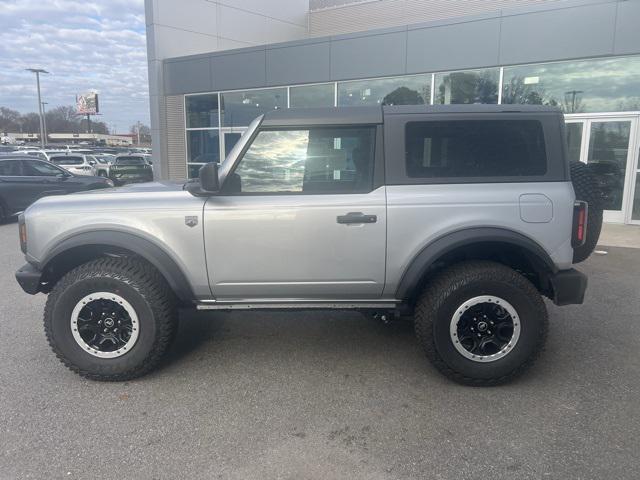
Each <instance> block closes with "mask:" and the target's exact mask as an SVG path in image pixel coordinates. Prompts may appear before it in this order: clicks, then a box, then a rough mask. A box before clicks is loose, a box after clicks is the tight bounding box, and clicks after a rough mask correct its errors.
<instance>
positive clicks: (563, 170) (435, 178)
mask: <svg viewBox="0 0 640 480" xmlns="http://www.w3.org/2000/svg"><path fill="white" fill-rule="evenodd" d="M570 175H571V174H570V167H569V163H568V160H567V153H566V147H565V142H564V119H563V116H562V113H561V112H560V111H559V110H556V109H552V108H547V107H533V106H517V105H516V106H514V105H509V106H447V107H426V106H385V107H362V108H330V109H329V108H328V109H300V110H294V109H292V110H278V111H273V112H270V113H267V114H265V115H264V116H261V117H259V118H257V119H255V120H254V121H253V122H252V123H251V125H250V126H249V128H248V130H247V131H246V133H245V134H244V135H243V136H242V138H241V139H240V140H239V141H238V143H237V144H236V145H235V147H234V148H233V150H232V151H231V152H230V154H229V156H228V157H227V158H226V160H225V161H224V163H222V164H221V165H220V166H218V165H217V164H213V163H211V164H207V165H206V166H204V167H202V169H201V170H200V178H199V179H196V180H192V181H189V182H187V183H186V184H184V185H178V184H171V183H160V182H157V183H147V184H140V185H136V186H126V187H123V188H121V189H115V190H111V191H98V192H89V193H84V194H76V195H71V196H65V197H51V198H45V199H42V200H39V201H38V202H36V203H35V204H34V205H32V206H31V207H30V208H28V209H27V210H26V212H24V214H23V215H22V216H21V217H20V221H19V227H20V228H19V230H20V241H21V245H22V249H23V251H24V252H25V254H26V259H27V261H28V263H27V264H26V265H25V266H24V267H22V268H21V269H20V270H19V271H18V272H17V273H16V277H17V279H18V281H19V283H20V285H21V286H22V287H23V289H24V290H25V291H26V292H28V293H31V294H35V293H37V292H44V293H48V294H49V297H48V300H47V303H46V307H45V312H44V324H45V331H46V335H47V339H48V340H49V343H50V344H51V346H52V348H53V350H54V352H55V353H56V355H57V356H58V358H59V359H60V360H62V362H64V364H65V365H67V366H68V367H69V368H71V369H72V370H73V371H75V372H77V373H79V374H80V375H83V376H85V377H89V378H92V379H96V380H125V379H130V378H133V377H136V376H139V375H142V374H144V373H146V372H148V371H149V370H151V369H152V368H153V367H154V366H156V365H157V364H158V362H159V361H160V359H161V357H162V355H163V354H164V353H165V351H166V350H167V348H168V347H169V345H170V343H171V340H172V339H173V337H174V336H175V332H176V327H177V324H176V323H177V308H178V307H179V306H182V307H193V308H197V309H202V310H207V309H211V310H225V309H309V308H320V309H336V308H337V309H354V310H359V311H364V312H368V313H374V314H377V315H379V316H382V315H385V316H387V318H391V316H400V315H413V317H414V321H415V329H416V332H417V336H418V339H419V341H420V342H421V344H422V346H423V347H424V350H425V352H426V354H427V356H428V357H429V358H430V359H431V361H432V362H433V363H434V365H435V366H436V367H437V368H438V369H439V370H440V371H441V372H443V373H444V374H445V375H447V376H449V377H451V378H453V379H454V380H456V381H459V382H462V383H468V384H473V385H490V384H497V383H502V382H505V381H508V380H510V379H511V378H513V377H515V376H517V375H518V374H520V373H521V372H522V371H523V370H525V369H526V368H527V367H528V366H530V365H531V364H532V362H533V361H534V360H535V358H536V357H537V356H538V354H539V353H540V351H541V349H542V347H543V343H544V341H545V336H546V334H547V310H546V308H545V302H544V301H543V297H548V298H549V299H551V301H553V302H554V303H555V304H557V305H565V304H576V303H582V301H583V297H584V293H585V289H586V283H587V282H586V277H585V276H584V275H583V274H581V273H580V272H578V271H577V270H575V269H573V268H572V264H573V263H574V259H575V258H576V257H585V256H588V253H590V252H587V254H586V255H584V252H582V251H581V250H580V249H583V248H584V242H585V237H586V235H587V232H586V227H587V225H586V219H587V217H588V211H587V204H586V203H585V202H576V195H575V193H574V186H573V184H572V182H571V179H570ZM576 190H577V189H576ZM580 259H581V258H580Z"/></svg>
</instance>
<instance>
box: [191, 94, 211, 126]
mask: <svg viewBox="0 0 640 480" xmlns="http://www.w3.org/2000/svg"><path fill="white" fill-rule="evenodd" d="M185 108H186V116H187V128H209V127H217V126H218V94H217V93H213V94H207V95H189V96H187V97H185Z"/></svg>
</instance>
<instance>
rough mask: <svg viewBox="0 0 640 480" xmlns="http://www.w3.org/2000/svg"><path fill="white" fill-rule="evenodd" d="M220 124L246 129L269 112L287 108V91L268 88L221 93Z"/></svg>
mask: <svg viewBox="0 0 640 480" xmlns="http://www.w3.org/2000/svg"><path fill="white" fill-rule="evenodd" d="M220 97H221V100H220V102H221V104H222V105H221V107H222V124H223V125H224V126H225V127H246V126H247V125H249V124H250V123H251V121H252V120H253V119H254V118H256V117H258V116H260V115H262V114H263V113H265V112H268V111H269V110H277V109H279V108H287V89H286V88H269V89H265V90H247V91H243V92H228V93H222V94H221V95H220Z"/></svg>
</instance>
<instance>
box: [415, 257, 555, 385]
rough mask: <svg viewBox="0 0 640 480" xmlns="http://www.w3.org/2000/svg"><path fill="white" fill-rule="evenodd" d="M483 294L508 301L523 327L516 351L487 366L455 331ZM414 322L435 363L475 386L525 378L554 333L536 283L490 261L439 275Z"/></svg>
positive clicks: (458, 266) (418, 307) (422, 298)
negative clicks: (460, 313)
mask: <svg viewBox="0 0 640 480" xmlns="http://www.w3.org/2000/svg"><path fill="white" fill-rule="evenodd" d="M479 295H495V296H496V297H500V298H503V299H504V300H506V301H508V302H509V303H510V304H511V305H513V307H514V308H515V309H516V311H517V312H518V316H519V318H520V324H521V331H520V338H519V339H518V341H517V342H516V344H515V346H514V347H513V349H512V350H511V351H509V352H508V353H507V354H506V355H505V356H504V357H502V358H499V359H498V360H494V361H491V362H487V363H478V362H476V361H473V360H470V359H468V358H466V357H464V356H463V355H462V354H461V353H460V352H458V350H456V348H455V347H454V344H453V340H452V339H451V336H450V332H449V329H450V324H451V319H452V316H453V315H454V314H455V312H456V310H457V309H458V308H459V306H460V305H462V304H463V303H464V302H465V301H467V300H469V299H471V298H473V297H476V296H479ZM414 322H415V330H416V334H417V337H418V340H419V342H420V343H421V345H422V347H423V349H424V351H425V353H426V355H427V357H428V358H429V360H431V362H432V363H433V365H434V366H435V367H436V368H437V369H438V370H439V371H440V372H441V373H443V374H444V375H445V376H447V377H448V378H450V379H452V380H454V381H456V382H458V383H461V384H464V385H472V386H491V385H499V384H504V383H507V382H510V381H511V380H513V379H514V378H516V377H518V376H519V375H521V374H522V373H523V372H524V371H526V370H527V369H528V368H529V367H531V365H532V364H533V363H534V362H535V360H536V359H537V358H538V356H539V355H540V352H541V351H542V349H543V346H544V343H545V340H546V336H547V330H548V316H547V310H546V307H545V305H544V302H543V300H542V297H541V296H540V294H539V293H538V291H537V290H536V288H535V287H534V286H533V284H532V283H531V282H529V280H527V279H526V278H525V277H523V276H522V275H520V274H519V273H518V272H516V271H515V270H512V269H511V268H509V267H506V266H504V265H501V264H499V263H495V262H490V261H467V262H462V263H458V264H455V265H453V266H451V267H449V268H447V269H446V270H444V271H442V272H440V273H439V274H437V276H436V277H435V278H434V279H433V280H432V281H430V282H429V283H428V285H427V286H426V288H425V290H424V291H423V293H422V295H421V296H420V297H419V298H418V300H417V303H416V306H415V312H414Z"/></svg>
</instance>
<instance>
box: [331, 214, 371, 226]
mask: <svg viewBox="0 0 640 480" xmlns="http://www.w3.org/2000/svg"><path fill="white" fill-rule="evenodd" d="M337 220H338V223H341V224H349V223H376V222H377V221H378V217H377V216H376V215H365V214H364V213H362V212H349V213H347V214H346V215H338V218H337Z"/></svg>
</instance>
